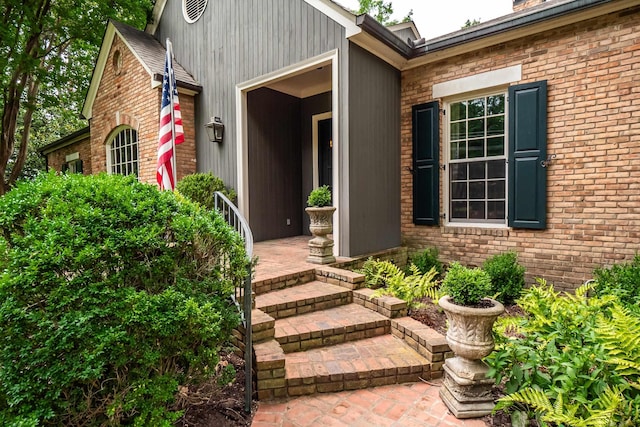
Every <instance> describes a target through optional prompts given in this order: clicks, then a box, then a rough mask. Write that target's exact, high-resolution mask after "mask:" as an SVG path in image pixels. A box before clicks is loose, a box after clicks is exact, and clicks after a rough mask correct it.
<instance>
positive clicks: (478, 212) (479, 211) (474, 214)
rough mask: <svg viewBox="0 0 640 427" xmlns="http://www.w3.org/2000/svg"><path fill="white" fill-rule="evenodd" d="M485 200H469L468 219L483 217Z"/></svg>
mask: <svg viewBox="0 0 640 427" xmlns="http://www.w3.org/2000/svg"><path fill="white" fill-rule="evenodd" d="M484 209H485V202H484V201H482V202H478V201H473V202H469V218H470V219H485V212H484Z"/></svg>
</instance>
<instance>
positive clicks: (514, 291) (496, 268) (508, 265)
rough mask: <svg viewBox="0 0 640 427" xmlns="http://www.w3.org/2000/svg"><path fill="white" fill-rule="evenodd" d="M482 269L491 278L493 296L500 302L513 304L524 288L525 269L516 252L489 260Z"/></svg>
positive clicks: (495, 256) (506, 253)
mask: <svg viewBox="0 0 640 427" xmlns="http://www.w3.org/2000/svg"><path fill="white" fill-rule="evenodd" d="M482 269H483V270H484V271H486V272H487V273H489V276H490V277H491V292H490V293H491V294H493V295H497V296H496V299H497V300H498V301H500V302H503V303H507V304H511V303H512V302H513V301H514V300H515V299H516V298H518V297H519V296H520V293H521V292H522V289H523V288H524V267H523V266H521V265H520V264H518V255H517V254H516V253H515V252H505V253H503V254H497V255H494V256H492V257H490V258H488V259H487V260H486V261H485V262H484V264H483V265H482Z"/></svg>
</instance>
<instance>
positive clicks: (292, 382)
mask: <svg viewBox="0 0 640 427" xmlns="http://www.w3.org/2000/svg"><path fill="white" fill-rule="evenodd" d="M397 371H401V372H402V373H400V372H395V373H385V372H368V371H367V372H351V373H345V374H338V375H330V376H324V377H320V376H315V377H304V378H289V379H286V387H287V388H286V393H287V395H288V396H302V395H309V394H316V393H333V392H338V391H344V390H357V389H363V388H368V387H377V386H383V385H390V384H402V383H408V382H417V381H421V380H430V379H431V377H430V367H429V366H428V365H427V366H411V367H404V368H398V369H397Z"/></svg>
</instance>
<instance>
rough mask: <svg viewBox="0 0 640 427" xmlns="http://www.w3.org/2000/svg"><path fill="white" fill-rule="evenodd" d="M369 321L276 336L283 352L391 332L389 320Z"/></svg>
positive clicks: (325, 345) (303, 349)
mask: <svg viewBox="0 0 640 427" xmlns="http://www.w3.org/2000/svg"><path fill="white" fill-rule="evenodd" d="M380 323H381V322H371V323H367V324H358V325H351V326H349V327H347V328H341V330H336V329H333V330H331V331H312V332H310V333H308V334H306V333H305V334H299V335H288V336H279V337H276V341H278V342H279V343H280V345H281V346H282V350H283V351H284V352H285V353H293V352H296V351H305V350H310V349H313V348H320V347H327V346H331V345H335V344H341V343H344V342H348V341H358V340H362V339H365V338H372V337H377V336H380V335H385V334H389V333H391V322H384V324H382V325H381V324H380Z"/></svg>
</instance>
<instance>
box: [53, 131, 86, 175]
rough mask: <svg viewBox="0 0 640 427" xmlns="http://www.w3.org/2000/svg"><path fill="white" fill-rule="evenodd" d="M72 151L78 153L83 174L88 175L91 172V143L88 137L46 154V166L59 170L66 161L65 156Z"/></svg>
mask: <svg viewBox="0 0 640 427" xmlns="http://www.w3.org/2000/svg"><path fill="white" fill-rule="evenodd" d="M73 153H78V158H79V159H80V160H82V173H83V174H84V175H90V174H91V173H92V168H91V145H90V143H89V139H88V138H87V139H84V140H81V141H78V142H74V143H73V144H70V145H67V146H66V147H62V148H60V149H58V150H56V151H53V152H51V153H49V154H47V167H48V168H49V170H55V171H58V172H60V171H61V170H62V165H64V164H65V163H66V162H67V160H66V157H67V156H68V155H69V154H73Z"/></svg>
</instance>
